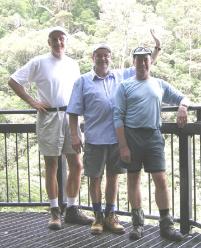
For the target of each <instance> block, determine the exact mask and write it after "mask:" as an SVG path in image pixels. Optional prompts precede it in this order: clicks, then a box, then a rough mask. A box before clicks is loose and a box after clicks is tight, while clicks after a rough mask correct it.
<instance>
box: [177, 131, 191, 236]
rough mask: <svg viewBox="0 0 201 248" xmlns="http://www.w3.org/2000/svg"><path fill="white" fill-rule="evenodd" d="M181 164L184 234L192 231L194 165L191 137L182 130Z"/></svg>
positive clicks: (180, 141) (181, 223)
mask: <svg viewBox="0 0 201 248" xmlns="http://www.w3.org/2000/svg"><path fill="white" fill-rule="evenodd" d="M179 162H180V229H181V232H182V233H183V234H187V233H189V231H190V222H189V220H190V219H191V218H192V165H191V137H190V136H189V135H187V134H185V133H184V132H182V129H181V131H180V134H179Z"/></svg>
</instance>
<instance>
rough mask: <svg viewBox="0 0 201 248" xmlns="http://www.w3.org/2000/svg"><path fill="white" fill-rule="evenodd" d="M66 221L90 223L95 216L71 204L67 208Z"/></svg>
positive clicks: (81, 223) (82, 223)
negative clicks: (90, 215) (88, 214)
mask: <svg viewBox="0 0 201 248" xmlns="http://www.w3.org/2000/svg"><path fill="white" fill-rule="evenodd" d="M64 221H65V223H73V224H80V225H89V224H91V223H92V222H93V221H94V218H93V217H89V216H87V215H86V214H84V213H83V212H82V211H81V210H80V209H79V208H78V207H77V206H71V207H67V208H66V211H65V216H64Z"/></svg>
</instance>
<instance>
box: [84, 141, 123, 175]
mask: <svg viewBox="0 0 201 248" xmlns="http://www.w3.org/2000/svg"><path fill="white" fill-rule="evenodd" d="M119 158H120V156H119V147H118V144H112V145H92V144H88V143H86V144H85V146H84V156H83V162H84V174H85V176H89V177H101V176H102V175H103V174H104V169H105V166H106V171H107V175H116V174H122V173H126V170H125V169H123V168H121V167H120V166H119V165H118V162H119Z"/></svg>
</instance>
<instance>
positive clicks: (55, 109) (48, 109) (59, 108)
mask: <svg viewBox="0 0 201 248" xmlns="http://www.w3.org/2000/svg"><path fill="white" fill-rule="evenodd" d="M66 108H67V106H62V107H58V108H46V110H47V111H48V112H56V111H66Z"/></svg>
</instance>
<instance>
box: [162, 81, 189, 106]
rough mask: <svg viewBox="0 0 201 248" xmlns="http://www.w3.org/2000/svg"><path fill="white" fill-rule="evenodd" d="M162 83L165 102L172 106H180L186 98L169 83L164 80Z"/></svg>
mask: <svg viewBox="0 0 201 248" xmlns="http://www.w3.org/2000/svg"><path fill="white" fill-rule="evenodd" d="M161 83H162V88H163V91H164V94H163V99H162V100H163V102H164V103H167V104H171V105H173V104H175V105H179V104H180V102H181V100H182V99H183V98H184V95H183V94H182V93H181V92H180V91H179V90H177V89H175V88H174V87H173V86H172V85H170V84H169V83H167V82H165V81H163V80H162V81H161Z"/></svg>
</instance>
